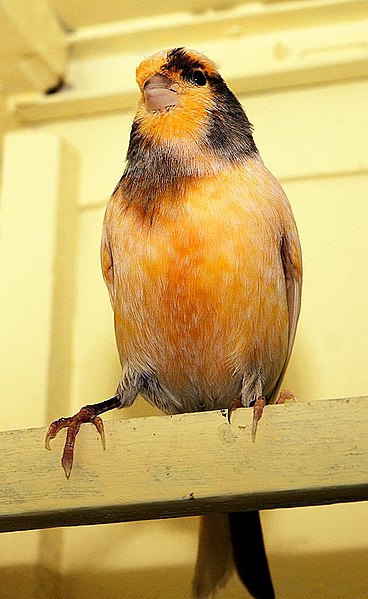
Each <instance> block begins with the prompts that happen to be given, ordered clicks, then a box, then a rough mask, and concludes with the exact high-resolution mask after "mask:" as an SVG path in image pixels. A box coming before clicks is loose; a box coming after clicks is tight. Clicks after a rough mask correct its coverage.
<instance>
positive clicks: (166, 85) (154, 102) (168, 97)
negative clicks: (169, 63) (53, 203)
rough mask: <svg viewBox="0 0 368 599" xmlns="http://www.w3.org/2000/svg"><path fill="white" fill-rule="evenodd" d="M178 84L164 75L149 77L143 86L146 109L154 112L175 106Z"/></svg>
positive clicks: (177, 99)
mask: <svg viewBox="0 0 368 599" xmlns="http://www.w3.org/2000/svg"><path fill="white" fill-rule="evenodd" d="M178 89H179V86H178V84H177V83H174V82H173V81H172V80H171V79H170V78H169V77H167V76H166V75H161V74H156V75H152V76H151V77H149V78H148V79H147V80H146V81H145V83H144V86H143V96H144V101H145V104H146V107H147V110H149V111H151V112H156V111H157V110H165V109H167V108H171V107H173V106H176V105H177V104H178V103H179V97H178Z"/></svg>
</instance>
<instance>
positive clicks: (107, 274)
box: [101, 225, 115, 310]
mask: <svg viewBox="0 0 368 599" xmlns="http://www.w3.org/2000/svg"><path fill="white" fill-rule="evenodd" d="M101 268H102V274H103V278H104V280H105V283H106V286H107V289H108V291H109V296H110V301H111V305H112V309H113V310H114V306H115V301H114V298H115V293H114V262H113V258H112V252H111V247H110V243H109V238H108V235H107V229H106V225H104V228H103V230H102V238H101Z"/></svg>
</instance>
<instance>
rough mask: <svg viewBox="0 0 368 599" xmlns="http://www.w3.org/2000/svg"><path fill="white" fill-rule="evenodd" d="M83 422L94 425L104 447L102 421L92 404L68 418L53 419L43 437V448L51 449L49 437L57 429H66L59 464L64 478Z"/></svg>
mask: <svg viewBox="0 0 368 599" xmlns="http://www.w3.org/2000/svg"><path fill="white" fill-rule="evenodd" d="M85 422H91V423H92V424H93V425H94V426H95V427H96V429H97V431H98V433H99V435H100V437H101V443H102V447H103V449H105V448H106V443H105V430H104V425H103V421H102V419H101V418H100V417H99V416H97V414H96V412H95V410H94V408H93V407H92V406H85V407H83V408H81V409H80V410H79V412H78V413H77V414H74V416H70V417H69V418H59V420H55V421H54V422H52V423H51V424H50V426H49V428H48V430H47V433H46V437H45V448H46V449H48V450H51V445H50V441H51V439H54V438H55V437H56V435H57V434H58V433H59V431H61V430H62V429H63V428H66V429H67V433H66V440H65V445H64V450H63V455H62V458H61V465H62V467H63V469H64V472H65V476H66V478H69V477H70V473H71V470H72V467H73V459H74V445H75V439H76V437H77V434H78V432H79V429H80V427H81V425H82V424H84V423H85Z"/></svg>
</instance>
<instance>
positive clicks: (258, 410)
mask: <svg viewBox="0 0 368 599" xmlns="http://www.w3.org/2000/svg"><path fill="white" fill-rule="evenodd" d="M280 395H281V394H280ZM265 405H266V399H265V397H263V396H261V397H258V399H256V401H255V402H254V404H253V422H252V441H253V443H255V440H256V434H257V426H258V422H259V421H260V419H261V416H262V414H263V408H264V407H265ZM244 407H245V406H244V404H242V402H241V401H240V399H234V400H233V401H232V402H231V404H230V406H229V409H228V412H227V419H228V422H229V424H231V416H232V414H233V412H235V410H237V409H238V408H244Z"/></svg>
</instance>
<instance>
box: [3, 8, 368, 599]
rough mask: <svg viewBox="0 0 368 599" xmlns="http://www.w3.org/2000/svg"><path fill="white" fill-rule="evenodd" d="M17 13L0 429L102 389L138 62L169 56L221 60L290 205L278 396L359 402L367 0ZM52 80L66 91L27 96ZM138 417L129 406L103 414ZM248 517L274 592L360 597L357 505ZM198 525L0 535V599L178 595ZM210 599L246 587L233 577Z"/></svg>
mask: <svg viewBox="0 0 368 599" xmlns="http://www.w3.org/2000/svg"><path fill="white" fill-rule="evenodd" d="M17 5H19V6H20V5H23V12H22V14H23V15H28V16H29V19H28V21H27V19H26V20H25V23H24V24H23V23H22V19H21V18H20V17H19V15H14V14H13V12H12V11H13V8H14V7H12V3H11V2H7V1H5V0H1V1H0V8H4V11H3V13H1V23H0V26H1V31H3V32H4V35H3V36H2V38H1V39H2V42H1V44H0V54H1V56H0V65H2V69H1V71H0V80H1V82H2V96H1V98H2V100H1V102H2V109H3V110H2V119H1V122H0V127H1V131H2V133H3V134H4V138H3V151H2V197H1V215H0V226H1V246H0V251H1V253H0V274H1V287H0V294H1V313H0V319H1V323H0V324H1V326H0V330H1V331H2V343H1V346H0V347H1V349H0V351H1V361H0V362H1V363H0V380H1V388H2V402H3V403H2V405H3V407H2V425H1V427H2V429H4V430H6V429H13V428H26V427H31V426H43V425H45V424H46V423H48V422H49V421H50V419H53V418H56V417H59V416H60V415H67V414H69V413H71V412H73V411H75V410H76V409H78V408H79V407H80V406H81V405H83V404H85V403H93V402H95V401H99V400H102V399H104V398H106V397H108V396H110V395H111V394H112V393H113V391H114V387H115V385H116V382H117V380H118V377H119V364H118V360H117V355H116V350H115V342H114V336H113V325H112V314H111V309H110V304H109V300H108V296H107V291H106V289H105V288H104V284H103V281H102V276H101V274H100V267H99V238H100V230H101V224H102V218H103V213H104V206H105V204H106V201H107V198H108V196H109V194H110V193H111V191H112V189H113V188H114V186H115V184H116V182H117V180H118V179H119V177H120V175H121V172H122V169H123V166H124V156H125V152H126V149H127V143H128V138H129V130H130V125H131V121H132V117H133V114H134V107H135V103H136V100H137V94H136V89H135V82H134V68H135V66H136V64H138V62H139V60H140V59H141V58H142V57H143V56H144V55H147V54H149V53H150V52H151V51H154V50H156V49H160V48H161V47H166V46H167V45H187V46H190V47H195V48H197V49H198V50H200V51H202V52H204V53H206V54H208V55H209V56H210V57H211V58H213V59H214V60H215V61H216V62H217V63H218V64H219V65H220V68H221V72H222V74H223V75H224V77H225V78H226V79H227V80H228V82H229V84H230V86H231V87H232V88H233V89H234V90H235V91H236V92H237V94H238V96H239V97H240V99H241V100H242V102H243V105H244V107H245V110H246V112H247V114H248V116H249V118H250V120H251V122H252V123H253V124H254V127H255V139H256V142H257V145H258V147H259V149H260V151H261V154H262V156H263V159H264V161H265V163H266V164H267V166H268V167H269V168H270V169H271V170H272V171H273V172H274V174H275V175H276V176H277V177H278V178H279V179H280V181H281V182H282V184H283V186H284V188H285V190H286V192H287V194H288V196H289V198H290V201H291V203H292V206H293V210H294V213H295V217H296V220H297V223H298V227H299V231H300V237H301V243H302V248H303V256H304V268H305V284H304V293H303V306H302V315H301V319H300V325H299V331H298V335H297V340H296V344H295V350H294V353H293V357H292V360H291V363H290V367H289V370H288V373H287V377H286V381H285V386H288V387H289V388H291V389H292V390H293V391H294V392H295V393H296V394H297V396H298V398H299V400H300V401H307V400H318V399H323V398H334V397H343V396H353V395H363V394H367V393H368V374H367V366H366V362H367V338H368V316H367V310H366V298H367V294H368V272H367V256H368V235H367V226H368V204H367V192H368V153H367V139H368V120H367V106H368V80H367V78H366V73H367V72H368V71H367V68H366V67H367V62H366V61H367V57H368V51H367V44H366V39H367V37H368V35H367V33H368V10H367V5H366V3H365V2H355V1H350V2H349V1H336V2H333V1H332V0H331V1H327V0H326V1H325V2H319V1H317V2H304V1H303V2H301V1H299V0H294V1H292V2H285V3H281V2H277V1H274V2H271V1H270V2H259V3H249V2H248V3H245V4H243V5H239V6H236V7H232V6H230V4H229V5H228V4H227V3H226V2H225V3H223V2H222V3H221V4H219V3H215V2H213V3H211V2H206V3H205V2H193V1H192V2H187V3H184V4H180V6H179V3H173V4H171V5H170V7H168V6H166V4H165V3H160V2H158V3H157V10H156V9H155V12H154V13H153V10H152V4H148V3H147V5H146V4H145V3H140V4H139V6H138V7H137V8H135V5H134V4H133V3H120V2H119V3H118V2H113V1H112V0H110V1H108V2H105V3H97V2H95V3H87V2H82V1H81V0H80V1H79V2H75V1H74V2H72V1H71V0H70V1H69V0H68V1H65V0H63V2H58V0H53V1H52V2H51V0H50V2H49V3H47V2H46V0H45V1H41V0H37V2H36V1H34V2H32V3H29V2H26V0H22V1H20V0H19V3H18V4H17ZM102 6H103V7H104V8H103V9H102ZM123 7H124V9H123ZM55 10H56V11H57V12H56V13H55V12H54V11H55ZM169 10H170V11H171V13H170V14H169ZM179 10H181V11H182V12H181V13H180V14H179ZM137 11H139V12H137ZM183 11H184V12H183ZM152 13H153V14H152ZM138 18H139V20H138ZM59 19H61V20H62V21H60V20H59ZM60 22H62V23H63V25H62V26H61V25H60ZM53 28H55V30H54V29H53ZM174 33H175V40H174V41H172V38H173V35H174ZM51 34H52V40H51V39H50V38H51ZM4 36H5V37H4ZM6 36H7V37H6ZM359 36H360V37H359ZM5 39H6V40H7V41H5ZM56 42H57V43H56ZM50 48H51V50H50ZM53 52H54V54H53ZM50 56H51V57H54V60H53V61H52V60H51V59H50ZM30 57H31V59H30ZM364 67H365V68H364ZM60 72H65V73H66V81H67V83H68V87H67V88H66V89H64V90H62V91H61V92H59V93H58V94H55V95H53V96H49V97H45V96H43V95H41V92H42V90H44V89H45V88H47V87H49V86H50V85H52V84H53V83H54V82H55V79H56V78H57V74H58V73H60ZM15 73H17V77H15ZM152 413H154V410H153V409H152V408H150V407H149V406H147V405H146V404H145V403H144V402H143V401H142V400H140V399H139V400H137V402H136V404H135V405H134V406H133V407H132V408H129V409H127V410H126V411H125V412H120V413H116V412H114V413H110V414H107V415H106V418H116V417H118V418H131V417H136V416H141V415H146V414H152ZM351 435H354V431H353V430H352V431H351ZM41 450H42V449H41ZM300 451H301V464H302V461H303V460H307V459H308V456H307V455H305V454H303V448H300ZM121 464H122V469H123V468H124V455H122V456H121ZM263 521H264V528H265V536H266V540H267V544H268V547H269V555H270V562H271V568H272V570H273V573H274V578H275V584H276V588H277V589H279V598H280V599H302V598H309V597H313V598H321V599H322V598H323V599H339V598H343V597H344V598H346V597H354V599H366V598H367V597H368V576H367V573H366V563H367V559H368V527H367V524H366V521H367V506H366V504H364V503H361V504H354V505H350V504H349V505H335V506H326V507H320V508H303V509H301V508H300V509H293V510H280V511H274V512H271V511H270V512H267V513H264V514H263ZM196 527H197V521H196V520H195V519H178V520H168V521H155V522H139V523H128V524H117V525H106V526H95V527H80V528H73V529H60V530H51V531H33V532H26V533H11V534H10V533H9V534H3V535H1V537H0V597H10V598H16V597H17V599H33V598H36V597H37V598H39V597H41V598H44V597H45V598H46V597H47V598H49V597H51V596H52V597H56V598H59V599H77V598H78V599H84V598H90V597H97V596H98V597H100V598H101V599H138V598H139V599H141V598H145V599H151V598H152V599H154V598H155V599H165V598H167V599H169V598H170V599H184V598H187V597H188V592H189V586H190V578H191V572H192V568H193V560H194V557H195V543H196ZM221 596H222V597H224V598H225V597H226V598H228V599H237V598H239V599H240V597H244V591H243V590H242V588H241V587H240V585H239V583H238V582H237V581H236V580H233V581H232V582H231V584H230V586H229V587H228V589H227V590H226V592H224V593H223V594H222V595H221Z"/></svg>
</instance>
